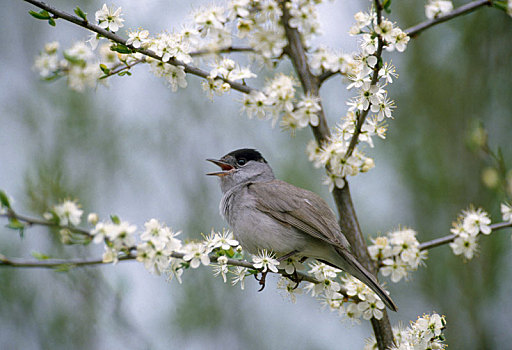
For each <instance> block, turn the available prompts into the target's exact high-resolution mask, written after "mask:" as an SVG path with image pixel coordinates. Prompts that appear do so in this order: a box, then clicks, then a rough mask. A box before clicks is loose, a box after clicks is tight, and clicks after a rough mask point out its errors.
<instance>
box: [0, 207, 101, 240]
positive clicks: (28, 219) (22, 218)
mask: <svg viewBox="0 0 512 350" xmlns="http://www.w3.org/2000/svg"><path fill="white" fill-rule="evenodd" d="M0 217H6V218H8V219H16V220H18V221H21V222H23V223H25V224H26V225H28V226H33V225H39V226H46V227H53V228H58V229H64V230H69V231H71V232H74V233H78V234H80V235H83V236H86V237H88V238H92V237H93V235H92V234H91V233H90V232H89V231H88V230H86V229H83V228H80V227H75V226H68V225H59V224H56V223H54V222H51V221H48V220H44V219H38V218H33V217H28V216H25V215H21V214H18V213H16V212H15V211H14V210H12V209H8V210H7V212H6V213H0Z"/></svg>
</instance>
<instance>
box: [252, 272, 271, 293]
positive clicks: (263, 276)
mask: <svg viewBox="0 0 512 350" xmlns="http://www.w3.org/2000/svg"><path fill="white" fill-rule="evenodd" d="M267 273H268V270H267V271H265V272H261V277H260V278H258V274H256V275H254V278H255V279H256V281H258V283H259V285H260V286H261V287H260V289H258V292H261V291H262V290H263V289H264V288H265V280H266V279H267Z"/></svg>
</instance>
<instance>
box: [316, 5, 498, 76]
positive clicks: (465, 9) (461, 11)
mask: <svg viewBox="0 0 512 350" xmlns="http://www.w3.org/2000/svg"><path fill="white" fill-rule="evenodd" d="M482 6H492V0H476V1H473V2H470V3H467V4H466V5H462V6H461V7H458V8H456V9H455V10H453V11H452V12H450V13H448V14H446V15H444V16H441V17H438V18H434V19H432V20H428V21H425V22H422V23H420V24H417V25H415V26H413V27H410V28H408V29H406V30H404V32H405V33H407V35H408V36H409V37H410V38H411V39H414V38H416V37H417V36H418V35H419V34H420V33H421V32H423V31H424V30H426V29H428V28H430V27H433V26H435V25H436V24H440V23H443V22H446V21H448V20H450V19H452V18H455V17H458V16H462V15H465V14H468V13H470V12H473V11H475V10H476V9H478V8H480V7H482ZM337 73H338V72H333V71H327V72H324V73H322V74H320V75H319V76H318V82H319V84H320V86H321V85H322V84H323V83H324V82H325V81H326V80H327V79H329V78H331V77H332V76H334V75H336V74H337Z"/></svg>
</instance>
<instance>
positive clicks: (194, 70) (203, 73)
mask: <svg viewBox="0 0 512 350" xmlns="http://www.w3.org/2000/svg"><path fill="white" fill-rule="evenodd" d="M23 1H25V2H28V3H31V4H32V5H34V6H37V7H39V8H41V9H43V10H46V11H48V12H49V13H51V14H53V15H54V16H55V17H54V19H58V18H62V19H64V20H66V21H68V22H71V23H74V24H76V25H78V26H80V27H83V28H86V29H89V30H91V31H93V32H95V33H97V34H100V35H101V36H104V37H105V38H107V39H110V40H112V41H113V42H116V43H118V44H122V45H124V46H126V47H128V48H129V49H131V50H133V51H134V52H140V53H141V54H143V55H146V56H149V57H151V58H154V59H156V60H158V61H162V58H161V57H160V56H158V55H157V54H155V53H154V52H153V51H151V50H146V49H142V48H135V47H133V46H132V45H127V44H126V39H123V38H122V37H121V36H119V35H117V34H114V33H112V32H109V31H107V30H105V29H103V28H101V27H99V26H97V25H95V24H92V23H90V22H89V21H85V20H83V19H81V18H79V17H76V16H73V15H71V14H69V13H67V12H64V11H61V10H59V9H56V8H54V7H52V6H49V5H48V4H46V3H44V2H42V1H38V0H23ZM162 62H163V61H162ZM166 63H168V64H171V65H173V66H181V67H183V68H184V69H185V72H186V73H189V74H192V75H196V76H198V77H201V78H205V79H207V78H208V76H209V74H210V73H209V72H207V71H204V70H202V69H200V68H197V67H194V66H191V65H188V64H186V63H184V62H181V61H179V60H177V59H174V58H171V59H170V60H169V61H168V62H166ZM219 79H221V80H223V81H224V82H226V83H228V84H229V85H230V86H231V88H232V89H233V90H237V91H240V92H243V93H245V94H249V93H251V91H255V90H256V89H254V88H252V87H249V86H247V85H245V84H241V83H237V82H234V81H231V80H229V79H225V78H222V77H219Z"/></svg>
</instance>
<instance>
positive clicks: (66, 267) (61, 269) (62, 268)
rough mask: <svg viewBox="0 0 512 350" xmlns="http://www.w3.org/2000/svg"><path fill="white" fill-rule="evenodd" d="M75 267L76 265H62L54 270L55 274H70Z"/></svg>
mask: <svg viewBox="0 0 512 350" xmlns="http://www.w3.org/2000/svg"><path fill="white" fill-rule="evenodd" d="M73 267H75V265H72V264H60V265H57V266H55V267H54V268H53V270H54V271H55V272H68V271H69V270H71V268H73Z"/></svg>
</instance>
